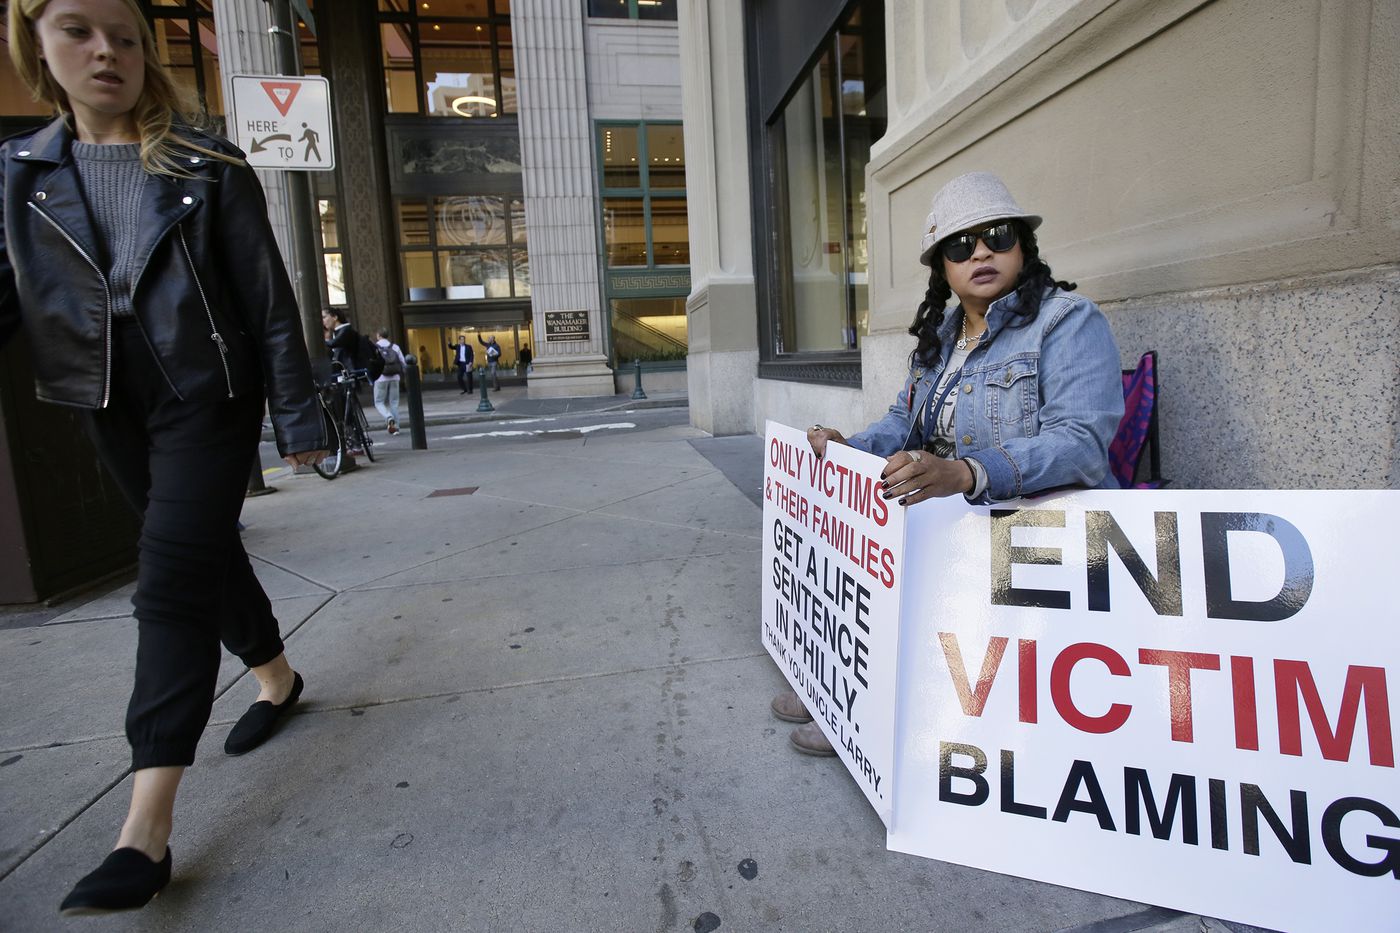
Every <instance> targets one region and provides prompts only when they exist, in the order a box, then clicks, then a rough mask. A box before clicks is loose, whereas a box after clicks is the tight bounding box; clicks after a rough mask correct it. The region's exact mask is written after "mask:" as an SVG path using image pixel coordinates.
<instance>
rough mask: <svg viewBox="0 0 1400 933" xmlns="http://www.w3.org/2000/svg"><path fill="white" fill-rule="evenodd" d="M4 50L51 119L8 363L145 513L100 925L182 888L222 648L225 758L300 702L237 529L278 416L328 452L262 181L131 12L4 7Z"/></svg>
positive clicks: (4, 160) (92, 898)
mask: <svg viewBox="0 0 1400 933" xmlns="http://www.w3.org/2000/svg"><path fill="white" fill-rule="evenodd" d="M8 35H9V53H10V57H11V59H12V61H13V63H14V65H15V68H16V71H17V72H18V73H19V75H20V76H21V78H22V79H23V80H24V82H25V83H26V84H27V85H28V86H29V88H30V89H31V91H32V92H33V94H34V96H35V98H36V99H39V100H42V101H44V102H45V103H47V104H48V105H49V106H51V107H52V108H53V109H54V111H55V112H56V113H57V114H59V116H58V118H57V119H55V120H54V121H53V122H52V123H49V124H48V125H47V126H45V127H43V128H42V129H39V130H36V131H34V132H31V133H28V134H25V135H21V136H16V137H13V138H11V139H9V140H7V141H5V142H4V143H3V144H0V171H3V179H4V188H3V190H4V198H3V200H4V204H3V208H4V213H3V217H4V220H3V225H0V342H4V341H5V340H7V339H8V338H9V337H11V336H12V335H13V334H14V332H15V331H16V329H18V328H19V327H20V326H21V324H23V326H25V327H26V328H27V329H28V331H29V333H30V335H31V338H32V344H33V352H32V356H31V359H32V361H33V365H34V371H35V382H36V388H37V391H38V395H39V397H40V398H41V399H42V400H44V401H49V402H57V403H59V404H64V405H71V406H75V407H78V408H81V409H84V414H85V421H86V425H87V429H88V432H89V434H90V435H91V437H92V440H93V443H94V445H95V446H96V448H97V452H98V455H99V456H100V457H101V459H102V462H103V463H104V464H105V466H106V468H107V469H108V471H109V472H110V473H111V474H112V476H113V478H114V479H115V480H116V482H117V484H118V485H119V486H120V488H121V490H122V492H123V493H124V494H125V496H126V497H127V498H128V500H130V502H131V504H132V506H133V507H134V508H135V509H136V510H137V511H138V512H139V513H140V514H141V516H142V527H141V537H140V541H139V545H138V547H139V563H138V571H137V579H136V593H135V595H134V596H133V597H132V605H133V607H134V609H135V615H136V621H137V633H138V643H137V648H136V678H135V687H134V688H133V690H132V694H131V701H130V704H129V706H128V708H127V713H126V735H127V739H128V741H129V742H130V744H131V750H132V762H131V764H132V770H133V780H132V792H131V806H130V809H129V811H128V813H127V816H126V820H125V822H124V823H123V825H122V827H121V831H120V833H119V835H118V838H117V845H116V849H115V850H114V851H113V852H111V853H110V854H109V855H108V856H107V857H106V859H105V860H104V861H103V862H102V863H101V865H100V866H99V867H98V868H97V869H96V870H95V871H93V872H91V873H90V874H88V875H87V876H85V877H84V878H83V879H82V880H80V881H79V882H78V883H77V885H76V886H75V887H74V888H73V890H72V892H71V893H69V895H68V896H67V897H66V898H65V899H64V901H63V904H62V908H61V909H62V910H63V912H64V913H65V914H82V913H104V912H107V911H112V910H122V909H131V908H136V907H140V906H142V905H144V904H145V903H147V902H148V901H149V900H150V899H151V898H152V897H153V896H154V895H155V894H156V893H157V892H158V891H160V889H161V888H162V887H164V886H165V884H166V883H167V882H168V881H169V880H170V871H171V854H170V849H169V847H168V845H167V842H168V839H169V836H170V833H171V827H172V823H173V819H174V806H175V794H176V790H177V789H178V787H179V784H180V779H181V777H182V776H183V775H184V772H185V768H186V767H188V766H189V765H190V764H192V763H193V762H194V756H195V747H196V745H197V744H198V742H199V738H200V735H201V733H203V731H204V728H205V726H206V724H207V723H208V720H209V713H210V709H211V707H212V704H213V700H214V690H215V685H216V680H217V675H218V671H219V660H220V652H219V642H220V641H222V642H223V643H224V645H225V646H226V647H227V648H228V649H229V650H230V651H231V652H233V653H234V654H235V655H237V656H238V658H239V659H241V660H242V662H243V663H244V664H246V665H247V666H248V667H249V668H250V669H251V670H252V672H253V674H254V676H255V677H256V679H257V682H258V686H259V692H258V700H257V702H256V703H254V704H253V705H252V706H251V707H250V708H249V710H248V711H247V712H246V713H245V714H244V715H243V717H242V718H241V719H239V721H238V723H237V724H236V725H235V726H234V727H233V730H232V731H231V732H230V733H229V735H228V739H227V741H226V743H225V746H224V747H225V750H226V751H227V752H228V753H230V754H235V755H236V754H242V753H244V752H247V751H251V750H252V749H253V748H256V747H257V746H258V745H259V744H261V743H262V742H263V741H265V740H266V739H267V738H268V737H269V736H270V735H271V734H272V732H273V731H274V729H275V727H276V724H277V722H278V721H279V719H280V718H281V717H282V716H283V715H284V714H285V713H286V712H287V710H288V709H289V708H290V707H291V706H292V704H294V703H296V701H297V698H298V697H299V696H300V695H301V691H302V680H301V677H300V675H298V674H296V673H295V672H294V671H293V670H292V668H291V666H290V665H289V664H288V662H287V658H286V655H285V653H284V651H283V645H282V640H281V637H280V636H279V634H278V624H277V619H276V618H275V617H274V616H273V614H272V605H271V603H270V602H269V600H268V597H267V594H266V593H264V592H263V589H262V587H261V585H260V584H259V583H258V580H257V577H256V576H254V574H253V568H252V565H251V564H250V563H249V561H248V555H247V554H246V553H245V552H244V550H243V545H242V543H241V541H240V540H239V537H238V532H237V521H238V515H239V511H240V509H241V508H242V505H243V495H244V491H245V488H246V485H247V482H248V473H249V469H250V468H251V467H252V466H253V464H254V462H255V459H256V456H257V449H258V441H259V435H260V433H261V423H262V414H263V409H264V403H265V401H266V403H267V408H268V410H270V411H271V414H272V424H273V428H274V430H275V432H276V437H277V447H278V451H279V453H281V454H282V456H283V457H284V458H285V459H286V460H287V461H288V462H290V463H293V464H302V463H314V462H317V461H319V460H320V459H321V458H323V457H324V456H325V453H326V448H327V447H328V446H329V445H328V439H327V430H326V425H325V424H324V423H323V421H322V416H321V409H320V406H319V405H318V403H317V401H316V390H315V385H314V384H313V381H312V376H311V365H310V361H309V359H308V358H307V353H306V345H305V343H304V342H303V338H302V333H301V322H300V318H299V316H298V313H297V306H296V301H295V298H294V296H293V292H292V288H291V284H290V283H289V282H288V280H287V274H286V271H285V268H284V266H283V265H282V257H281V255H280V254H279V253H278V250H277V245H276V243H275V242H274V240H273V238H272V229H271V227H270V226H269V224H268V219H267V213H266V210H265V206H264V205H265V201H264V200H263V194H262V190H261V188H260V187H259V185H258V181H257V178H256V177H255V176H254V174H253V171H252V170H251V169H250V168H249V167H248V166H247V164H246V163H245V162H244V161H243V159H242V153H240V152H239V151H238V150H237V149H236V148H234V147H233V146H231V145H229V144H228V143H227V142H225V141H224V140H222V139H218V138H216V137H213V136H208V135H205V134H204V133H201V132H198V131H196V130H194V129H192V128H190V127H189V126H188V125H187V124H186V123H185V122H184V121H183V119H182V117H181V115H180V109H179V93H178V92H177V90H176V85H175V84H174V82H173V81H172V79H171V77H170V75H169V74H168V73H167V72H166V71H165V70H164V68H163V67H162V65H161V63H160V55H159V52H158V50H157V49H156V45H155V41H154V39H153V38H152V35H151V31H150V28H149V27H148V25H147V23H146V20H145V18H144V17H143V16H142V14H141V10H140V8H139V7H138V5H137V3H136V0H11V3H10V5H9V20H8ZM249 797H250V798H251V799H253V800H256V794H250V795H249ZM251 816H252V814H250V824H249V825H250V826H251Z"/></svg>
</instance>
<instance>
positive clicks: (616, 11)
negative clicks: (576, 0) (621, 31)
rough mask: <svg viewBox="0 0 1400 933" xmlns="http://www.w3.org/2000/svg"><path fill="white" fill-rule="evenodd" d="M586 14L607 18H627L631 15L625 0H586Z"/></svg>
mask: <svg viewBox="0 0 1400 933" xmlns="http://www.w3.org/2000/svg"><path fill="white" fill-rule="evenodd" d="M588 15H589V16H600V17H607V18H609V19H627V18H628V17H629V16H631V15H632V14H631V12H630V11H629V10H628V3H627V0H588Z"/></svg>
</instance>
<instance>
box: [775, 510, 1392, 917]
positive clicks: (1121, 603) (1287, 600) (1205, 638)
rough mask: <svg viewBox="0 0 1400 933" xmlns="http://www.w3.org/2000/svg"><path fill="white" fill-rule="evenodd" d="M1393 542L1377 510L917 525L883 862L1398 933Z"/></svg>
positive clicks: (930, 518) (949, 520)
mask: <svg viewBox="0 0 1400 933" xmlns="http://www.w3.org/2000/svg"><path fill="white" fill-rule="evenodd" d="M765 518H767V511H765ZM1397 527H1400V497H1397V496H1396V495H1395V494H1394V493H1376V492H1261V491H1247V492H1082V493H1074V494H1068V495H1061V496H1056V497H1052V498H1047V499H1041V500H1037V501H1034V502H1020V503H1015V504H1011V505H1008V506H1006V507H1003V508H981V507H977V508H972V507H969V506H968V505H967V504H966V503H965V502H963V501H962V500H960V499H953V500H943V501H937V502H929V503H927V504H924V505H920V506H916V507H914V508H913V509H910V510H909V514H908V528H907V540H906V548H907V550H906V559H907V560H908V561H909V566H910V567H911V568H912V567H919V568H921V569H923V570H925V571H929V572H921V573H910V574H908V575H907V577H906V579H905V581H904V590H903V594H902V600H903V607H904V616H903V619H902V623H901V625H902V635H901V644H900V670H899V724H898V730H899V731H898V737H897V751H896V754H897V757H898V764H897V768H896V772H895V775H894V779H893V788H894V794H895V799H894V814H893V822H892V823H890V824H889V825H890V831H889V840H888V841H889V847H890V848H891V849H895V850H897V851H901V852H908V853H913V854H916V855H922V856H927V857H930V858H937V859H943V860H946V861H950V862H957V863H959V864H963V865H970V866H974V867H977V868H984V869H989V870H992V871H998V872H1005V873H1009V874H1014V875H1020V876H1024V877H1027V878H1034V879H1037V880H1040V881H1047V882H1052V883H1055V884H1062V885H1069V886H1072V887H1076V888H1082V889H1085V890H1090V891H1097V892H1100V893H1103V894H1108V895H1112V896H1115V897H1122V898H1128V899H1132V900H1137V901H1145V902H1148V903H1152V904H1160V905H1165V906H1169V907H1174V908H1180V909H1183V910H1188V911H1192V912H1195V913H1201V914H1204V915H1207V916H1213V917H1220V918H1223V919H1226V920H1235V921H1241V922H1246V923H1250V924H1256V925H1260V926H1265V927H1269V928H1272V929H1280V930H1290V931H1308V930H1380V929H1388V930H1396V929H1400V779H1397V774H1396V769H1395V749H1394V742H1395V734H1394V723H1395V722H1396V719H1397V710H1396V708H1395V701H1394V699H1393V698H1392V696H1391V694H1390V692H1389V691H1390V690H1395V691H1397V693H1400V625H1397V622H1398V621H1400V610H1397V599H1396V594H1395V589H1394V584H1395V582H1396V577H1397V559H1396V554H1397V549H1396V546H1395V544H1394V543H1393V540H1392V539H1391V538H1390V536H1391V535H1393V534H1394V529H1396V528H1397ZM935 568H936V571H937V572H931V571H933V570H934V569H935ZM862 737H863V740H864V737H865V733H862ZM872 738H873V737H872Z"/></svg>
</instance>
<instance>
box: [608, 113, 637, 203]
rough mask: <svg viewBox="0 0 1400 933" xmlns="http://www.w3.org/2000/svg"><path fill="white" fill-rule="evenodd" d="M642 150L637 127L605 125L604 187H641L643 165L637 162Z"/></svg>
mask: <svg viewBox="0 0 1400 933" xmlns="http://www.w3.org/2000/svg"><path fill="white" fill-rule="evenodd" d="M640 152H641V148H640V147H639V145H638V143H637V127H635V126H605V127H603V187H605V188H640V187H641V186H642V166H641V165H640V164H639V163H638V162H637V159H638V154H639V153H640Z"/></svg>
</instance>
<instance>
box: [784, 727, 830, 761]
mask: <svg viewBox="0 0 1400 933" xmlns="http://www.w3.org/2000/svg"><path fill="white" fill-rule="evenodd" d="M788 738H789V739H790V740H791V741H792V745H793V747H794V748H796V749H797V750H798V751H799V752H801V753H802V754H804V755H820V756H823V757H828V758H829V757H831V756H833V755H835V754H836V749H834V748H832V747H831V743H830V742H828V741H827V740H826V733H824V732H822V727H821V726H819V725H817V724H816V723H814V722H809V723H807V725H805V726H798V727H797V728H796V729H793V730H792V734H791V735H789V736H788Z"/></svg>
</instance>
